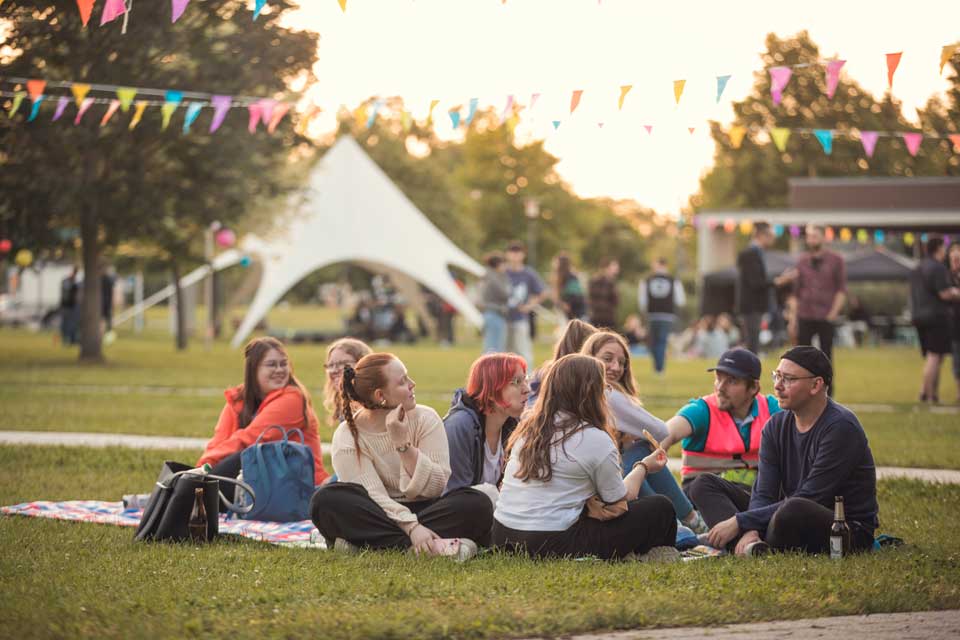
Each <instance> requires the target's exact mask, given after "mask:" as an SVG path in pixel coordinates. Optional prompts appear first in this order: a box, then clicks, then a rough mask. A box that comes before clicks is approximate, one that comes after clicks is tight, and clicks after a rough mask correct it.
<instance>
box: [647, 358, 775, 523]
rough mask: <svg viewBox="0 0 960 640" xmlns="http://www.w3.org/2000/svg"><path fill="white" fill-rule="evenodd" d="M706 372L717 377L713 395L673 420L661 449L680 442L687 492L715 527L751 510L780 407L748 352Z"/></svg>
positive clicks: (757, 361)
mask: <svg viewBox="0 0 960 640" xmlns="http://www.w3.org/2000/svg"><path fill="white" fill-rule="evenodd" d="M707 371H710V372H712V373H713V374H714V381H713V389H714V392H713V393H712V394H710V395H707V396H703V397H702V398H695V399H692V400H690V402H688V403H687V404H686V405H685V406H684V407H682V408H681V409H680V411H678V412H677V415H675V416H674V417H672V418H670V420H668V421H667V427H668V429H669V430H670V435H668V436H667V438H665V439H664V441H663V442H662V443H661V445H662V446H663V447H664V449H668V448H669V447H670V446H671V445H673V444H674V443H675V442H681V445H682V448H683V462H682V464H683V466H682V469H681V472H680V473H681V477H682V479H683V489H684V491H685V492H686V494H687V495H688V496H689V497H690V499H691V501H692V502H693V503H694V504H695V505H696V506H697V508H698V509H699V510H700V513H701V515H702V516H703V519H704V521H705V522H706V523H707V525H708V526H711V527H712V526H713V525H714V524H716V523H717V522H720V521H722V520H724V519H725V518H726V517H727V516H728V515H729V514H728V511H730V508H731V507H734V506H739V507H740V510H744V509H746V508H747V506H748V505H749V503H750V490H751V487H752V486H753V482H754V480H755V479H756V477H757V466H758V464H759V453H760V434H761V432H762V431H763V427H764V425H765V424H766V422H767V420H768V419H769V418H770V416H771V415H773V414H774V413H777V412H778V411H780V405H779V404H778V403H777V399H776V398H775V397H773V396H772V395H765V394H763V393H761V392H760V373H761V366H760V359H759V358H758V357H757V356H756V355H755V354H754V353H753V352H751V351H749V350H747V349H742V348H736V349H730V350H728V351H726V352H724V354H723V355H721V356H720V359H719V360H718V361H717V365H716V366H715V367H712V368H710V369H708V370H707ZM740 505H742V506H740Z"/></svg>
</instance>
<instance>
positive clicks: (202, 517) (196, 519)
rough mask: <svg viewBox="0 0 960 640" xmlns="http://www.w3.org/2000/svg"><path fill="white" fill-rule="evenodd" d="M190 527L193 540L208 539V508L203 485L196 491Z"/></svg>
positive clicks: (201, 540)
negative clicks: (204, 500)
mask: <svg viewBox="0 0 960 640" xmlns="http://www.w3.org/2000/svg"><path fill="white" fill-rule="evenodd" d="M189 529H190V540H191V542H206V541H207V508H206V506H205V505H204V504H203V487H197V488H196V491H195V492H194V498H193V510H192V511H191V512H190V524H189Z"/></svg>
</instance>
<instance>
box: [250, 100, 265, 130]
mask: <svg viewBox="0 0 960 640" xmlns="http://www.w3.org/2000/svg"><path fill="white" fill-rule="evenodd" d="M247 110H248V111H249V112H250V121H249V122H248V123H247V131H249V132H250V133H256V131H257V124H259V123H260V117H261V113H260V112H261V111H262V107H261V106H260V103H259V102H254V103H253V104H248V105H247Z"/></svg>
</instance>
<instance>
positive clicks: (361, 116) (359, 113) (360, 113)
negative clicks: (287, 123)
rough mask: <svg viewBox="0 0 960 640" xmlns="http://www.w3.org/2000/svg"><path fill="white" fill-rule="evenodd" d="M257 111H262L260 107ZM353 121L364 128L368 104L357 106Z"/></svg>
mask: <svg viewBox="0 0 960 640" xmlns="http://www.w3.org/2000/svg"><path fill="white" fill-rule="evenodd" d="M257 113H260V111H259V108H258V110H257ZM353 121H354V123H355V124H356V125H357V128H358V129H360V128H362V127H363V126H364V125H365V124H366V122H367V107H366V105H360V106H359V107H357V110H356V111H354V112H353Z"/></svg>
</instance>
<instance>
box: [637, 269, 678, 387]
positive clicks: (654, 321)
mask: <svg viewBox="0 0 960 640" xmlns="http://www.w3.org/2000/svg"><path fill="white" fill-rule="evenodd" d="M637 302H638V304H639V305H640V311H642V312H644V313H646V314H647V326H648V327H650V351H651V353H652V354H653V370H654V371H655V372H656V373H657V375H660V374H662V373H663V371H664V368H665V367H666V366H667V339H668V338H669V337H670V331H671V330H672V329H673V323H674V322H676V320H677V309H679V308H681V307H683V306H684V305H685V304H686V303H687V296H686V294H685V293H684V291H683V283H682V282H680V280H679V279H677V278H674V277H673V276H672V275H670V272H669V271H668V270H667V261H666V260H665V259H664V258H657V259H656V261H655V262H654V264H653V274H652V275H650V276H649V277H648V278H647V279H646V280H641V281H640V288H639V291H638V292H637Z"/></svg>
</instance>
